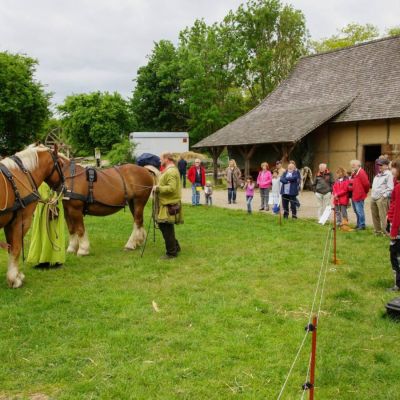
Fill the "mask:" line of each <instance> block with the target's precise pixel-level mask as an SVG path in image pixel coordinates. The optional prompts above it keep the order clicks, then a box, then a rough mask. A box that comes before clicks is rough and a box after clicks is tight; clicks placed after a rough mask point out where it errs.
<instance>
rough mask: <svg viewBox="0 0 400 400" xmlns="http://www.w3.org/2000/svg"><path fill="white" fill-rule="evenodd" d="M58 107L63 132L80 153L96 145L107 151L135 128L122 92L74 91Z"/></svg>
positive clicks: (84, 152)
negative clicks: (75, 92) (84, 92)
mask: <svg viewBox="0 0 400 400" xmlns="http://www.w3.org/2000/svg"><path fill="white" fill-rule="evenodd" d="M58 110H59V111H60V113H61V116H62V118H61V120H62V127H63V130H64V135H65V136H66V138H67V139H68V141H69V143H70V144H71V145H72V146H73V147H74V148H75V149H76V150H78V151H79V152H80V153H81V154H92V153H93V151H94V148H96V147H99V148H100V149H101V150H102V151H103V152H108V151H110V150H111V148H112V145H113V144H114V143H118V142H120V141H121V140H122V139H123V138H124V137H126V135H127V134H128V132H129V131H130V130H131V129H132V128H133V118H132V114H131V113H130V111H129V107H128V103H127V101H126V100H124V99H123V98H122V96H121V95H120V94H119V93H108V92H104V93H101V92H93V93H88V94H75V95H71V96H68V97H67V98H66V99H65V101H64V104H62V105H60V106H58Z"/></svg>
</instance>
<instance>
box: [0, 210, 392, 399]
mask: <svg viewBox="0 0 400 400" xmlns="http://www.w3.org/2000/svg"><path fill="white" fill-rule="evenodd" d="M146 213H147V214H146V226H147V221H148V215H149V214H148V213H149V209H147V210H146ZM86 224H87V227H88V231H89V237H90V238H91V245H92V247H91V251H92V254H91V255H90V256H88V257H86V258H77V257H75V256H68V259H67V262H66V264H65V266H64V267H63V268H61V269H58V270H48V271H38V270H34V269H33V268H31V267H30V266H27V267H25V268H24V272H25V275H26V284H25V286H24V287H23V288H22V289H18V290H10V289H8V288H7V287H6V282H5V273H6V253H5V252H1V253H0V262H1V271H0V273H1V276H2V280H1V282H2V283H1V285H0V296H1V299H0V323H1V329H0V343H1V345H0V365H1V368H0V399H3V398H7V399H8V398H18V399H20V398H30V396H32V394H38V393H39V394H44V395H47V396H49V398H54V399H97V398H99V399H229V398H243V399H276V397H277V395H278V393H279V390H280V388H281V385H282V383H283V381H284V379H285V376H286V374H287V372H288V370H289V367H290V364H291V362H292V360H293V358H294V355H295V353H296V351H297V348H298V346H299V343H300V341H301V339H302V338H303V335H304V327H305V325H306V323H307V317H308V310H309V309H310V306H311V302H312V297H313V293H314V287H315V283H316V280H317V275H318V271H319V267H320V263H321V257H322V252H323V245H324V239H325V236H326V232H327V229H328V228H327V227H321V226H318V225H317V224H316V223H314V222H311V221H301V220H298V221H291V220H289V221H287V222H285V224H284V225H283V226H282V227H280V226H279V225H278V224H277V219H276V218H274V217H273V216H267V215H261V214H253V215H250V216H248V215H247V214H245V213H244V212H242V211H231V210H224V209H220V208H210V209H207V208H206V207H198V208H191V207H186V208H185V224H184V225H182V226H179V227H177V236H178V238H179V240H180V242H181V247H182V254H181V255H180V256H179V258H177V259H176V260H172V261H159V260H158V258H159V256H161V255H162V254H163V242H162V240H161V235H160V232H159V231H157V240H156V243H155V244H154V243H153V242H152V240H149V242H148V244H147V248H146V252H145V255H144V257H143V258H142V259H141V258H140V252H138V251H136V252H131V253H125V252H123V251H122V248H123V245H124V244H125V242H126V240H127V238H128V236H129V234H130V230H131V223H130V214H129V213H123V212H120V213H118V214H116V215H114V216H111V217H107V218H94V217H87V218H86ZM1 238H3V235H1ZM1 238H0V240H1ZM149 239H150V238H149ZM26 244H27V245H28V241H27V243H26ZM387 248H388V241H387V240H386V239H384V238H375V237H374V236H373V235H372V233H371V231H365V232H360V233H355V232H353V233H348V234H343V233H339V234H338V250H339V254H338V256H339V258H340V259H341V260H342V264H341V265H338V266H333V265H331V266H330V269H329V270H328V275H327V282H326V289H325V300H324V303H323V307H322V309H323V313H322V317H321V320H320V324H319V331H318V335H319V336H318V354H317V373H316V377H317V388H316V398H317V399H351V400H354V399H367V398H370V399H374V400H377V399H382V400H383V399H385V400H387V399H398V398H400V395H399V393H400V381H399V379H398V372H399V367H400V362H399V357H398V354H397V347H398V340H399V336H400V335H399V328H400V326H399V325H398V324H396V323H394V322H393V321H391V320H390V319H388V318H386V317H385V312H384V304H385V303H386V302H387V301H388V300H389V299H391V298H393V297H395V296H394V295H393V294H390V293H388V292H386V291H385V288H386V287H389V286H390V285H391V284H392V279H391V277H392V273H391V269H390V265H389V262H388V249H387ZM152 301H155V302H156V303H157V305H158V307H159V312H156V311H155V310H154V309H153V307H152ZM310 343H311V335H310V337H309V338H308V340H307V343H306V346H305V348H304V351H303V353H302V355H301V357H300V359H299V362H298V364H297V365H296V368H295V370H294V372H293V375H292V377H291V379H290V381H289V384H288V386H287V389H286V391H285V396H283V398H284V399H300V397H301V393H302V391H301V389H300V388H301V385H302V384H303V383H304V379H305V374H306V370H307V362H308V358H309V349H310ZM396 343H397V345H396ZM44 398H45V397H44Z"/></svg>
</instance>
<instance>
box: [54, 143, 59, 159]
mask: <svg viewBox="0 0 400 400" xmlns="http://www.w3.org/2000/svg"><path fill="white" fill-rule="evenodd" d="M53 153H54V155H55V156H57V155H58V145H57V143H54V147H53Z"/></svg>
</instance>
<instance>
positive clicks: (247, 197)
mask: <svg viewBox="0 0 400 400" xmlns="http://www.w3.org/2000/svg"><path fill="white" fill-rule="evenodd" d="M252 202H253V196H246V204H247V212H248V213H249V214H250V213H251V211H252V209H251V203H252Z"/></svg>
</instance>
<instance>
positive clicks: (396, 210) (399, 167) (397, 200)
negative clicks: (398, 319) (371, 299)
mask: <svg viewBox="0 0 400 400" xmlns="http://www.w3.org/2000/svg"><path fill="white" fill-rule="evenodd" d="M392 174H393V177H394V179H395V184H394V189H393V192H392V197H391V200H390V207H389V211H388V214H387V220H388V223H389V224H388V227H389V232H390V250H389V251H390V262H391V264H392V269H393V272H394V275H395V285H394V286H393V287H392V288H391V290H393V291H398V290H399V288H400V266H399V260H400V232H399V231H400V160H396V161H392Z"/></svg>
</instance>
